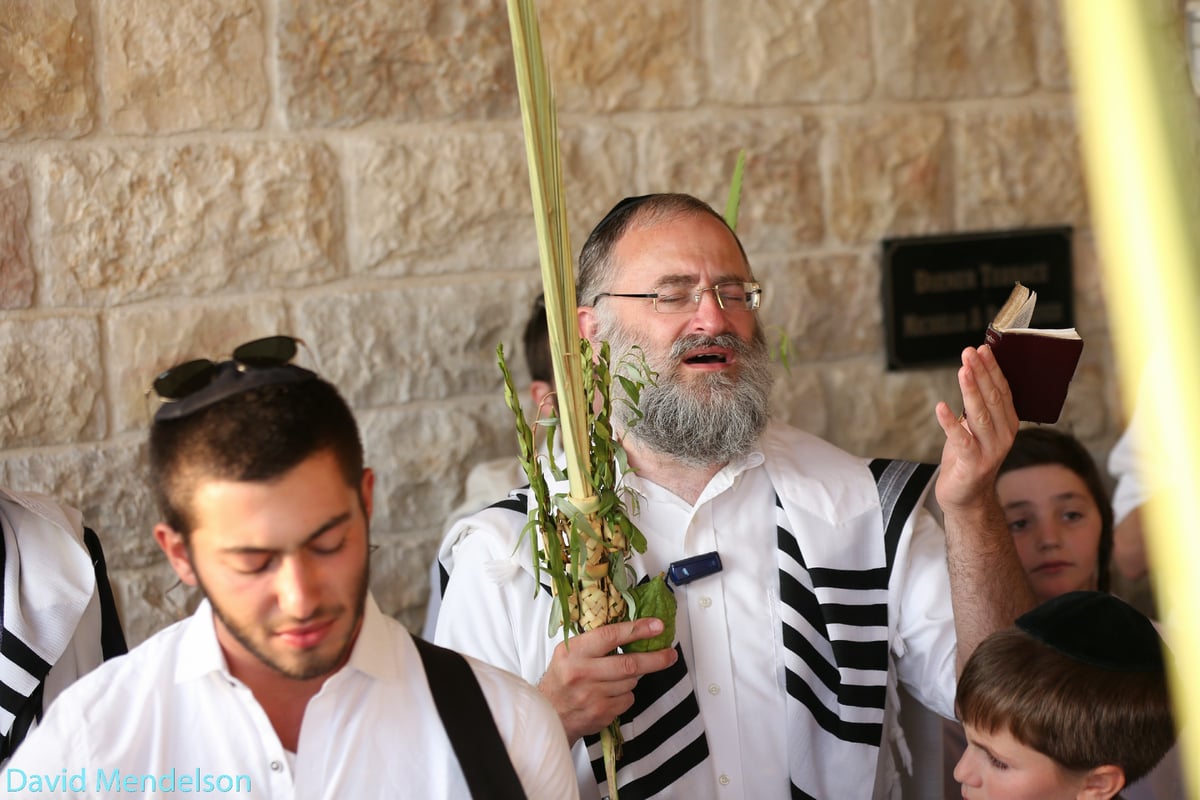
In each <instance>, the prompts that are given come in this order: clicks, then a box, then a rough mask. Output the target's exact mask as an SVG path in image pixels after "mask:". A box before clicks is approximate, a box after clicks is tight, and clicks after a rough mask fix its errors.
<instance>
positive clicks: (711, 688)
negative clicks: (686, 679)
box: [708, 683, 721, 695]
mask: <svg viewBox="0 0 1200 800" xmlns="http://www.w3.org/2000/svg"><path fill="white" fill-rule="evenodd" d="M708 693H709V694H711V695H718V694H720V693H721V687H720V686H717V685H716V684H715V683H710V684H709V685H708Z"/></svg>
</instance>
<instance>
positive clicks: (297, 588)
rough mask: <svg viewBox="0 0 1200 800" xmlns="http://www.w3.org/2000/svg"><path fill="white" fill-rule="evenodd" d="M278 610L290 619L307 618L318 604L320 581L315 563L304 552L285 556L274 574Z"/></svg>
mask: <svg viewBox="0 0 1200 800" xmlns="http://www.w3.org/2000/svg"><path fill="white" fill-rule="evenodd" d="M275 592H276V596H277V598H278V601H277V602H278V603H279V610H280V611H282V612H283V613H284V614H286V615H287V616H288V617H290V618H291V619H297V620H304V619H308V618H309V617H311V616H312V615H313V613H314V612H315V611H316V609H317V607H318V606H319V605H320V581H319V579H318V576H317V574H316V568H315V565H314V564H312V563H310V559H308V558H305V556H304V554H299V553H298V554H295V555H290V556H287V557H285V558H284V559H283V561H282V563H281V564H280V565H279V571H278V572H277V573H276V575H275Z"/></svg>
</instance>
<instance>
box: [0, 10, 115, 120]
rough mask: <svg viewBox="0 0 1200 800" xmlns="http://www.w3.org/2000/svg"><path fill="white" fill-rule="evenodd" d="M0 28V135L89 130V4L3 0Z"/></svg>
mask: <svg viewBox="0 0 1200 800" xmlns="http://www.w3.org/2000/svg"><path fill="white" fill-rule="evenodd" d="M0 31H4V35H3V36H0V75H3V76H4V90H3V91H0V140H3V139H31V138H38V137H65V138H75V137H77V136H82V135H83V134H85V133H88V132H89V131H90V130H91V129H92V127H93V125H94V124H95V120H94V115H95V91H94V89H93V83H92V80H91V74H90V73H91V70H92V68H93V67H92V65H93V62H94V59H95V52H94V42H93V38H92V23H91V11H90V9H89V8H88V4H87V3H81V2H78V0H5V2H4V3H3V4H0Z"/></svg>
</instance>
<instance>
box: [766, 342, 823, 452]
mask: <svg viewBox="0 0 1200 800" xmlns="http://www.w3.org/2000/svg"><path fill="white" fill-rule="evenodd" d="M778 341H779V340H778V338H776V332H775V331H768V333H767V343H768V345H770V346H771V347H772V349H773V351H774V352H776V353H778V346H777V344H778ZM777 360H778V359H777ZM824 368H825V367H822V366H821V365H814V364H807V363H804V362H801V361H798V360H796V359H790V360H789V362H788V363H787V365H784V364H783V363H780V364H778V366H777V368H776V370H775V385H774V387H772V389H771V418H772V419H774V420H778V421H780V422H786V423H787V424H789V425H793V426H795V427H797V428H799V429H800V430H803V431H808V432H809V433H811V434H812V435H813V436H819V437H821V438H822V439H827V438H828V437H829V422H830V419H829V417H830V414H829V405H828V403H827V402H826V397H825V389H824V387H823V386H822V383H821V372H822V370H823V369H824Z"/></svg>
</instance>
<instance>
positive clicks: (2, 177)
mask: <svg viewBox="0 0 1200 800" xmlns="http://www.w3.org/2000/svg"><path fill="white" fill-rule="evenodd" d="M32 302H33V253H32V252H31V250H30V244H29V183H28V181H27V180H26V177H25V169H24V167H22V166H21V165H20V164H14V163H10V162H4V161H0V308H28V307H29V306H30V305H31V304H32Z"/></svg>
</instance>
